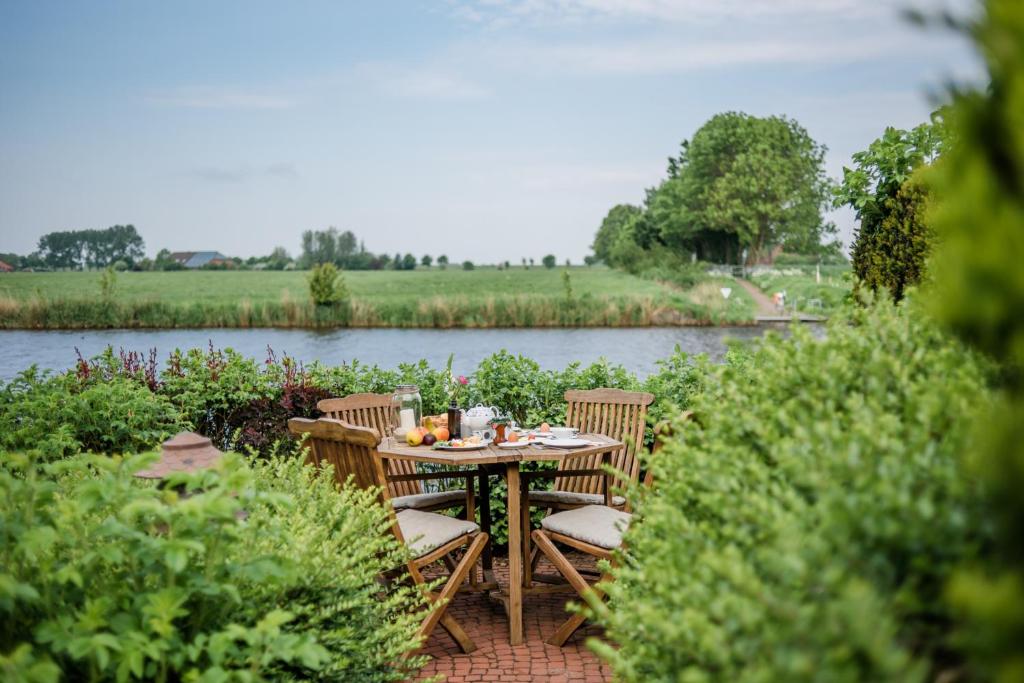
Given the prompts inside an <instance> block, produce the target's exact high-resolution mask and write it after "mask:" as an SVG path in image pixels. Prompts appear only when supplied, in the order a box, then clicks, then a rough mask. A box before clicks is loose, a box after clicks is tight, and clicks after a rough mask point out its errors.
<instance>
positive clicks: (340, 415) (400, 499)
mask: <svg viewBox="0 0 1024 683" xmlns="http://www.w3.org/2000/svg"><path fill="white" fill-rule="evenodd" d="M316 407H317V408H318V409H319V410H320V412H322V413H324V414H326V415H327V416H328V417H330V418H334V419H336V420H341V421H342V422H347V423H349V424H352V425H357V426H360V427H369V428H370V429H375V430H377V433H378V434H380V435H381V437H384V436H391V435H392V433H393V432H394V429H395V426H394V424H393V423H392V421H391V395H390V394H352V395H351V396H346V397H344V398H325V399H324V400H322V401H320V402H319V403H317V404H316ZM387 471H388V493H389V494H390V496H391V504H392V505H393V506H394V507H395V509H396V510H407V509H413V510H426V511H431V510H449V509H451V508H457V507H462V506H463V505H464V504H465V501H466V491H467V490H471V485H470V483H469V482H468V481H467V484H466V486H465V487H464V488H461V489H453V490H451V491H431V492H426V491H424V490H423V481H424V480H427V479H468V478H470V477H474V476H477V475H479V474H480V472H479V471H478V470H466V471H463V472H452V473H450V474H447V475H446V476H444V477H439V476H436V473H431V474H425V473H418V472H417V471H416V463H414V462H410V461H408V460H388V465H387ZM418 474H422V476H421V477H417V476H416V475H418Z"/></svg>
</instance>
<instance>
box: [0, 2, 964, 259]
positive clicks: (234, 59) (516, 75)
mask: <svg viewBox="0 0 1024 683" xmlns="http://www.w3.org/2000/svg"><path fill="white" fill-rule="evenodd" d="M961 4H962V3H961ZM904 5H905V3H902V2H887V1H885V0H878V1H874V2H865V1H863V0H860V1H856V2H855V1H853V0H717V1H715V2H712V1H710V0H706V1H699V0H673V1H670V0H452V1H449V2H444V1H440V2H412V1H411V2H367V3H356V2H348V3H346V2H314V1H296V2H287V3H282V2H260V1H255V0H248V1H245V2H242V1H237V2H230V1H226V0H225V1H222V2H209V1H204V2H191V1H184V0H178V1H175V2H156V1H155V0H154V1H141V0H140V1H137V2H128V1H125V2H101V1H95V2H34V1H25V2H14V1H13V0H2V1H0V251H15V252H28V251H31V250H32V249H34V247H35V244H36V242H37V240H38V238H39V236H40V235H42V234H44V233H46V232H49V231H52V230H62V229H76V228H90V227H91V228H102V227H106V226H108V225H113V224H116V223H133V224H135V226H136V227H137V228H138V229H139V231H140V232H141V233H142V235H143V237H144V238H145V239H146V246H147V251H148V252H149V253H150V254H153V253H155V252H156V251H157V250H158V249H160V248H163V247H167V248H170V249H172V250H196V249H217V250H220V251H223V252H225V253H228V254H237V255H241V256H250V255H254V254H264V253H268V252H269V251H270V250H271V249H272V248H273V247H275V246H277V245H281V246H285V247H286V248H288V249H289V250H290V251H291V252H293V253H295V252H296V251H297V249H298V245H299V235H300V233H301V232H302V230H305V229H309V228H323V227H327V226H332V225H333V226H336V227H338V228H339V229H343V230H344V229H350V230H353V231H354V232H356V233H357V234H358V235H359V236H360V237H362V238H363V239H364V241H365V243H366V246H367V248H369V249H371V250H374V251H388V252H395V251H401V252H403V253H404V252H407V251H411V252H414V253H416V254H422V253H431V254H435V255H436V254H439V253H447V254H448V255H449V257H450V258H451V259H452V260H462V259H466V258H469V259H473V260H476V261H482V262H493V261H496V260H511V261H518V260H519V259H520V258H521V257H524V256H525V257H531V256H532V257H534V258H539V257H540V256H542V255H543V254H545V253H548V252H552V253H555V254H557V255H558V256H559V258H566V257H568V258H571V259H573V260H574V261H579V260H580V259H582V257H583V256H584V254H586V253H587V252H588V248H589V245H590V242H591V239H592V237H593V233H594V231H595V230H596V228H597V226H598V225H599V223H600V221H601V218H602V217H603V215H604V214H605V213H606V212H607V210H608V208H610V207H611V206H612V205H614V204H616V203H619V202H634V203H639V202H640V201H641V200H642V198H643V191H644V188H645V187H649V186H652V185H654V184H656V183H657V182H658V180H659V179H660V178H661V177H663V176H664V171H665V161H666V158H667V157H668V156H669V155H672V154H675V153H676V151H677V149H678V145H679V142H680V141H681V140H683V139H684V138H688V137H690V136H691V135H692V134H693V132H694V131H695V130H696V129H697V128H698V127H699V126H700V125H701V124H702V123H703V122H704V121H705V120H707V119H708V118H709V117H710V116H712V115H714V114H715V113H717V112H720V111H726V110H741V111H746V112H748V113H751V114H757V115H768V114H785V115H788V116H791V117H793V118H795V119H797V120H798V121H799V122H800V123H802V124H803V125H804V126H805V127H806V128H807V129H808V130H809V132H810V133H811V135H812V136H813V137H814V138H815V139H817V140H818V141H819V142H822V143H824V144H826V145H827V146H828V148H829V153H828V157H827V161H828V168H827V170H828V171H829V173H830V174H831V175H833V176H838V175H839V174H840V172H841V168H842V166H843V164H844V163H849V157H850V154H852V153H853V152H855V151H856V150H858V149H861V148H863V147H865V146H866V145H867V144H868V143H870V142H871V140H873V139H874V138H875V137H877V136H878V135H879V134H880V133H881V132H882V130H883V129H884V128H885V126H887V125H896V126H899V127H910V126H913V125H915V124H917V123H919V122H921V121H923V120H926V119H927V116H928V112H929V111H931V110H932V109H933V108H934V105H933V101H932V100H930V96H929V93H930V92H937V91H940V90H941V87H942V85H943V83H944V82H946V81H947V80H948V79H950V78H968V77H972V76H974V75H975V74H976V73H977V71H978V69H977V65H976V63H975V60H974V58H973V57H972V55H971V54H970V52H969V51H968V49H967V48H966V46H965V44H964V42H963V41H962V40H961V39H959V38H958V37H956V36H953V35H950V34H947V33H943V32H941V31H936V30H931V31H921V30H919V29H917V28H914V27H912V26H910V25H908V24H906V23H905V22H903V21H901V20H900V18H899V16H898V12H899V10H900V8H902V7H904ZM915 6H917V7H924V8H932V9H934V8H936V7H938V6H940V5H938V4H937V3H936V2H925V3H923V4H922V3H918V4H916V5H915ZM834 219H835V220H836V222H837V223H838V224H839V226H840V228H841V230H842V233H843V234H844V236H847V237H848V235H849V233H850V230H851V228H852V219H851V217H850V216H849V215H848V214H846V213H838V214H836V215H835V216H834Z"/></svg>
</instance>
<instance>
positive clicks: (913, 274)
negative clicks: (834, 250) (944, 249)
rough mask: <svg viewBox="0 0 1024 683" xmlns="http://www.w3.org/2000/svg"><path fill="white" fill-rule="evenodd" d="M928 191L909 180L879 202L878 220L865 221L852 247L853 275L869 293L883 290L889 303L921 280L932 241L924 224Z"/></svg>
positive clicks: (929, 229) (899, 297) (930, 233)
mask: <svg viewBox="0 0 1024 683" xmlns="http://www.w3.org/2000/svg"><path fill="white" fill-rule="evenodd" d="M927 202H928V190H927V188H926V187H925V185H923V184H922V183H920V182H918V181H916V180H914V179H913V178H912V179H910V180H908V181H907V182H906V183H904V184H903V185H902V186H901V187H900V188H899V189H898V190H897V191H896V194H895V195H894V196H892V197H886V198H885V199H883V200H882V202H881V207H880V215H881V219H880V220H871V219H868V220H865V221H863V222H862V223H861V225H860V228H858V230H857V235H856V241H855V242H854V244H853V272H854V273H855V274H856V275H857V278H858V280H859V282H860V283H862V284H864V285H866V286H868V287H870V288H871V289H872V290H873V291H877V290H878V289H880V288H884V289H885V290H887V291H888V292H889V293H890V294H892V297H893V299H895V300H896V301H899V300H900V299H902V298H903V295H904V293H905V292H906V289H907V288H908V287H910V286H912V285H915V284H917V283H918V282H920V281H921V278H922V277H924V272H925V264H926V261H927V260H928V256H929V255H930V253H931V245H932V242H933V241H934V238H933V236H932V229H931V228H930V227H929V226H928V224H927V223H926V222H925V210H926V208H927Z"/></svg>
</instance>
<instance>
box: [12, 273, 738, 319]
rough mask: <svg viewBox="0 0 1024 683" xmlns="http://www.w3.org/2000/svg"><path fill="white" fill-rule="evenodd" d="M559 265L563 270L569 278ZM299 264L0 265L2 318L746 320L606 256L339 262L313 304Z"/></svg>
mask: <svg viewBox="0 0 1024 683" xmlns="http://www.w3.org/2000/svg"><path fill="white" fill-rule="evenodd" d="M564 273H568V280H566V277H565V275H564ZM307 278H308V273H307V272H304V271H216V270H201V271H170V272H131V271H128V272H122V273H118V274H117V275H116V279H115V281H114V284H113V286H112V287H110V288H109V289H108V290H107V292H106V293H104V290H103V287H102V285H101V274H100V273H98V272H54V273H11V274H6V275H3V276H0V327H5V328H42V329H47V328H51V329H56V328H103V327H193V326H212V327H335V326H353V327H532V326H574V325H596V326H611V327H618V326H631V325H678V324H714V323H719V322H730V323H738V322H746V321H749V320H751V318H752V315H751V311H752V301H750V300H749V299H744V298H743V296H740V297H739V298H737V297H733V298H732V299H730V300H729V301H724V300H717V299H716V298H715V297H714V296H709V295H708V292H709V291H712V290H713V291H715V292H717V286H718V284H719V283H717V280H715V279H708V280H707V281H705V282H702V283H700V284H698V285H697V286H696V287H694V288H693V289H692V290H686V291H683V290H679V289H677V288H675V287H673V286H671V285H667V284H663V283H659V282H656V281H653V280H647V279H643V278H639V277H635V276H633V275H629V274H627V273H623V272H621V271H617V270H612V269H609V268H604V267H583V266H577V267H569V268H566V267H559V268H551V269H549V268H543V267H532V268H524V267H512V268H507V269H501V270H499V269H497V268H493V267H480V268H476V269H474V270H469V271H467V270H462V269H461V268H455V267H450V268H448V269H445V270H441V269H440V268H437V267H434V268H429V269H426V268H420V269H416V270H413V271H390V270H389V271H347V272H345V273H344V283H345V286H346V288H347V290H348V293H349V299H348V301H347V302H346V304H345V305H344V306H342V307H337V308H324V307H316V306H313V304H312V303H311V302H310V300H309V288H308V283H307Z"/></svg>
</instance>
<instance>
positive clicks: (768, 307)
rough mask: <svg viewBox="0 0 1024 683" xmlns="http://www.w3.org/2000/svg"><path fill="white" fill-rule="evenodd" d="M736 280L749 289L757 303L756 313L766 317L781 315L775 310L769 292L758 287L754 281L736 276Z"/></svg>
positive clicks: (748, 291)
mask: <svg viewBox="0 0 1024 683" xmlns="http://www.w3.org/2000/svg"><path fill="white" fill-rule="evenodd" d="M736 282H737V283H738V284H739V286H740V287H742V288H743V289H745V290H747V293H749V294H750V296H751V297H752V298H753V299H754V303H755V304H757V313H756V314H755V315H758V316H765V317H772V316H777V315H779V312H778V311H777V310H775V304H773V303H772V300H771V299H770V298H769V297H768V295H767V294H765V293H764V292H762V291H761V290H760V289H758V288H757V286H756V285H755V284H754V283H753V282H750V281H748V280H742V279H740V278H736Z"/></svg>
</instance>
